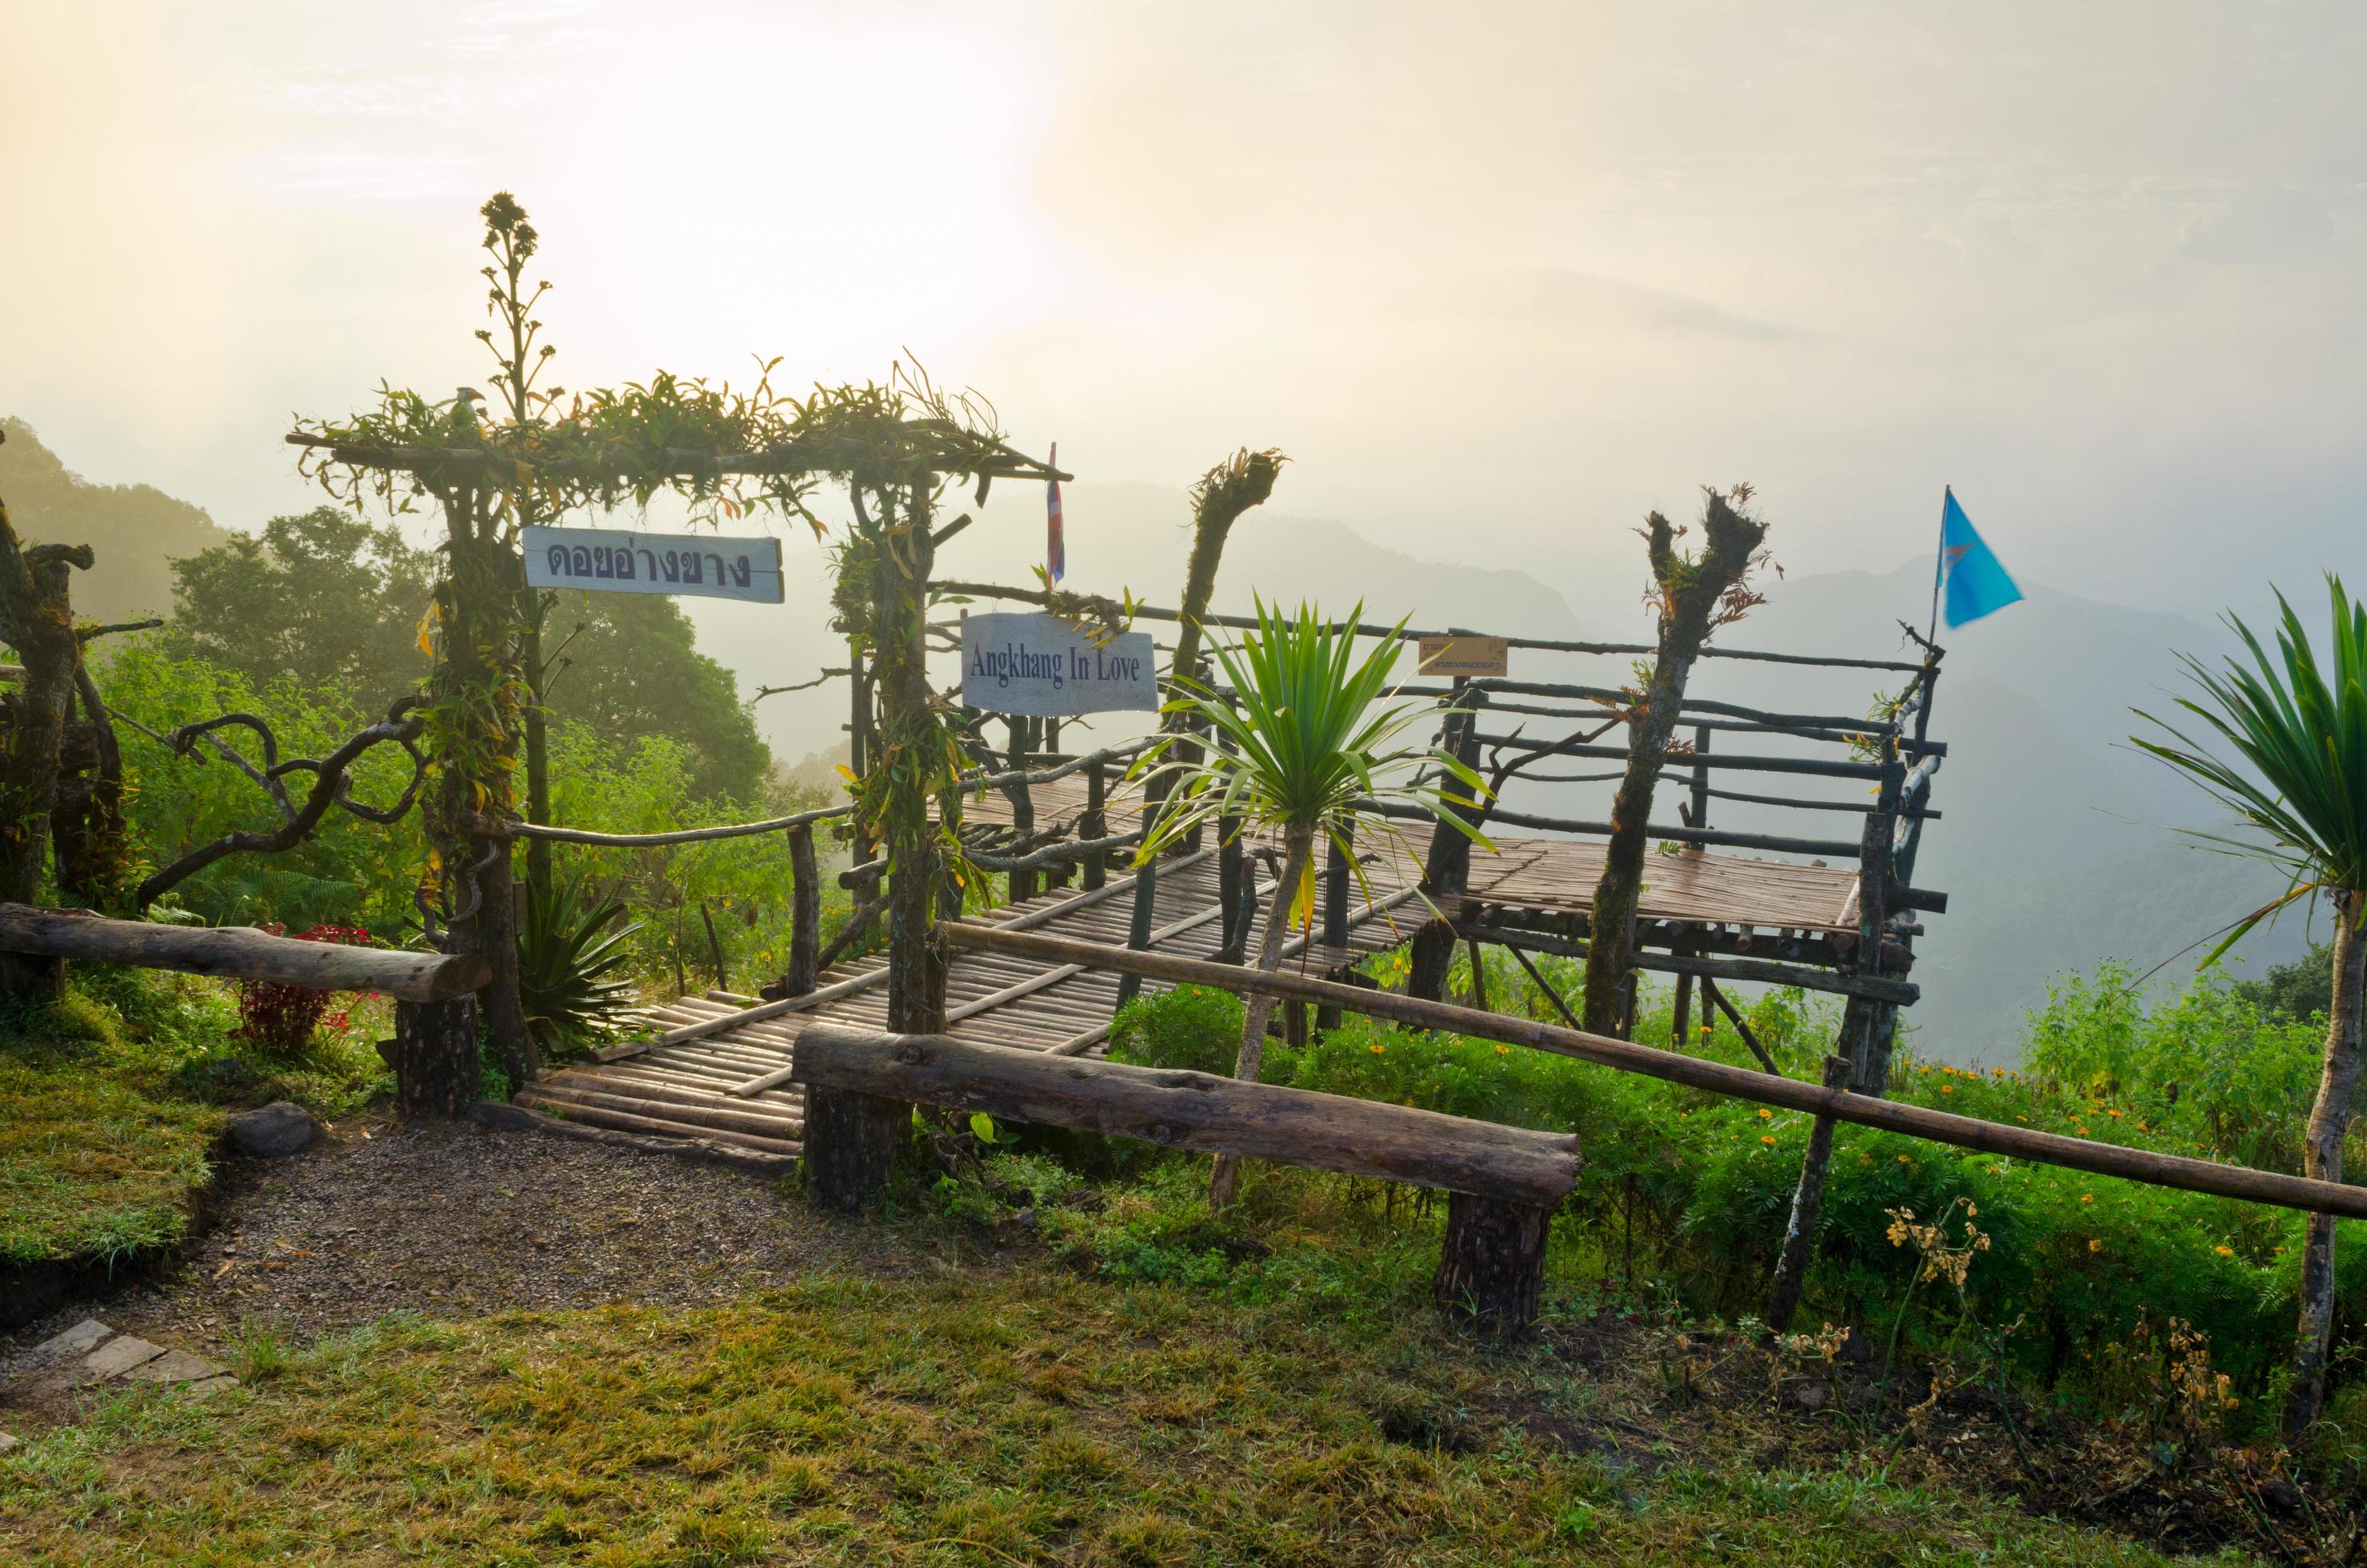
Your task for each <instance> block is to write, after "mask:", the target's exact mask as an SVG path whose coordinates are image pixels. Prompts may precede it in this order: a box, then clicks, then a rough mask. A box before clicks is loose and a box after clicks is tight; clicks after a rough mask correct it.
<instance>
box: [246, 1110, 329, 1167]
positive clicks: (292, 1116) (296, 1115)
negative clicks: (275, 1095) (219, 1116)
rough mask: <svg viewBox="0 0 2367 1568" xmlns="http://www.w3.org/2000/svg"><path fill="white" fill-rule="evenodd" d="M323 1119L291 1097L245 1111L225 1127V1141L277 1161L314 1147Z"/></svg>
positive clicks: (255, 1154) (257, 1156)
mask: <svg viewBox="0 0 2367 1568" xmlns="http://www.w3.org/2000/svg"><path fill="white" fill-rule="evenodd" d="M320 1135H321V1122H320V1119H319V1118H318V1117H315V1116H314V1115H313V1114H312V1113H311V1111H309V1110H306V1109H305V1108H303V1107H302V1106H300V1105H298V1104H296V1103H295V1102H293V1101H291V1100H275V1101H273V1102H272V1103H271V1104H269V1105H267V1106H265V1107H264V1108H262V1109H260V1110H247V1111H241V1112H240V1113H239V1114H238V1115H236V1116H233V1117H232V1118H231V1119H230V1122H229V1125H227V1126H226V1127H224V1128H223V1129H222V1139H223V1141H224V1142H227V1143H229V1145H230V1146H231V1147H232V1149H234V1150H236V1151H237V1152H238V1153H242V1154H252V1155H254V1156H255V1158H257V1159H265V1160H274V1159H278V1158H280V1157H281V1156H283V1155H287V1154H293V1153H297V1152H298V1151H299V1150H300V1149H305V1148H308V1147H310V1146H311V1142H312V1140H313V1139H315V1138H317V1137H319V1136H320Z"/></svg>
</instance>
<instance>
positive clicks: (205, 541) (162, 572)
mask: <svg viewBox="0 0 2367 1568" xmlns="http://www.w3.org/2000/svg"><path fill="white" fill-rule="evenodd" d="M0 435H5V437H6V441H5V442H0V501H6V503H7V505H8V517H9V519H10V521H12V522H13V523H15V524H16V527H17V533H18V534H19V535H20V536H21V537H23V538H24V539H26V540H34V541H40V542H45V543H54V544H86V545H88V546H90V548H91V551H92V553H93V554H94V555H95V556H96V558H97V559H96V563H95V564H94V565H93V566H92V568H91V569H90V570H89V571H88V572H84V573H79V574H76V575H75V578H74V610H75V613H76V614H79V615H83V616H87V617H89V618H91V619H96V620H128V619H132V618H133V617H136V616H143V615H157V614H162V613H164V612H165V611H167V610H169V609H171V608H172V605H173V573H172V568H171V566H170V565H169V564H168V562H171V561H173V560H174V559H176V558H177V557H180V556H185V555H195V554H197V553H198V551H201V550H205V549H208V548H210V547H211V546H213V545H217V544H220V543H221V542H222V541H223V540H226V539H228V538H229V537H230V535H229V533H228V532H227V531H226V530H224V529H223V528H221V527H220V526H219V525H218V524H216V523H215V522H214V520H213V518H211V517H209V516H207V515H206V512H205V509H204V508H203V507H199V506H191V505H189V504H188V503H187V502H186V501H176V500H175V499H174V498H173V497H172V496H170V495H167V494H164V492H163V491H161V490H157V489H154V488H153V487H151V486H149V485H145V484H93V483H90V482H89V481H88V480H85V479H84V478H83V477H82V476H81V475H80V474H77V473H75V472H73V471H72V470H70V469H68V468H67V467H66V466H65V464H64V463H63V462H62V461H61V460H59V459H58V457H57V455H56V454H55V453H53V452H51V450H50V449H48V448H47V447H45V446H43V445H42V444H41V440H40V437H39V436H37V435H36V434H34V432H33V427H32V426H29V425H28V424H26V423H25V422H24V421H23V420H21V419H15V418H6V419H0Z"/></svg>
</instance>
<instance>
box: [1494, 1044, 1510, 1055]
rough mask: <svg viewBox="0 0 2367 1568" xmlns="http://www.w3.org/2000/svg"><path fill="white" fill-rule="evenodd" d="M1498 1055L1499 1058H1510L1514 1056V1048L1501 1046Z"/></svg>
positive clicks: (1497, 1050) (1498, 1048)
mask: <svg viewBox="0 0 2367 1568" xmlns="http://www.w3.org/2000/svg"><path fill="white" fill-rule="evenodd" d="M1496 1054H1497V1055H1499V1056H1510V1055H1512V1047H1511V1046H1509V1045H1500V1046H1498V1047H1497V1048H1496Z"/></svg>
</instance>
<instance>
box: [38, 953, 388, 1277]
mask: <svg viewBox="0 0 2367 1568" xmlns="http://www.w3.org/2000/svg"><path fill="white" fill-rule="evenodd" d="M385 1007H386V1005H385V1004H384V1003H383V1002H378V1001H372V1002H369V1003H367V1004H362V1005H358V1006H344V1007H341V1008H340V1010H339V1012H338V1014H337V1020H338V1023H339V1026H340V1027H338V1028H334V1029H328V1028H324V1029H323V1031H322V1032H321V1033H320V1035H319V1036H318V1037H316V1039H315V1040H313V1042H312V1043H311V1045H310V1046H309V1047H308V1048H307V1049H306V1051H305V1052H304V1053H303V1054H302V1055H301V1056H300V1058H299V1059H297V1060H293V1061H287V1062H262V1061H258V1060H256V1059H255V1058H254V1057H253V1056H252V1055H251V1054H249V1052H248V1050H247V1048H246V1047H245V1046H244V1044H243V1042H242V1041H240V1040H237V1039H236V1038H235V1036H234V1032H233V1031H234V1030H235V1028H236V1027H237V1022H238V1013H237V1006H236V1001H235V995H234V993H233V992H232V989H231V988H230V987H229V986H226V985H224V984H222V983H220V982H218V981H211V980H204V979H200V978H198V977H197V976H193V975H180V974H167V973H163V972H157V971H139V970H132V969H123V968H109V967H107V966H101V965H76V966H74V969H73V970H72V971H71V980H70V982H69V984H68V988H67V991H66V994H65V995H64V996H63V997H62V999H60V1000H58V1001H56V1002H54V1003H51V1004H47V1005H44V1006H38V1007H34V1008H31V1009H29V1010H27V1009H24V1008H21V1007H19V1008H12V1009H8V1010H6V1011H5V1012H0V1265H6V1264H24V1263H38V1262H48V1261H53V1260H73V1261H76V1262H96V1263H100V1264H104V1265H106V1266H107V1267H110V1268H111V1267H115V1266H117V1265H119V1264H120V1263H122V1262H124V1261H126V1260H127V1259H129V1258H130V1257H131V1256H133V1255H135V1254H138V1253H141V1252H143V1251H146V1250H148V1249H152V1248H154V1247H158V1246H163V1245H167V1244H171V1243H173V1242H176V1241H178V1240H179V1239H180V1238H181V1236H182V1235H183V1234H184V1233H186V1231H187V1227H188V1224H189V1221H190V1217H191V1213H192V1209H193V1205H194V1203H195V1200H196V1198H197V1195H198V1192H199V1191H200V1190H202V1189H203V1188H204V1187H206V1185H207V1184H208V1183H209V1182H210V1180H211V1179H212V1175H213V1171H212V1162H211V1158H210V1154H211V1151H212V1147H213V1142H214V1138H215V1135H216V1133H217V1132H218V1131H220V1129H221V1122H222V1119H223V1117H224V1115H225V1110H224V1109H223V1108H225V1107H229V1108H235V1107H238V1106H248V1105H258V1104H261V1103H263V1102H265V1101H266V1100H273V1099H293V1100H297V1101H300V1102H301V1103H303V1104H305V1105H308V1106H310V1107H311V1108H313V1109H314V1110H316V1111H319V1112H321V1113H322V1114H323V1115H326V1116H338V1115H342V1114H344V1113H345V1112H346V1111H348V1110H351V1109H352V1108H355V1107H357V1106H358V1105H361V1104H363V1103H365V1102H366V1101H368V1099H369V1098H370V1097H371V1096H373V1095H375V1094H377V1093H378V1092H379V1091H380V1090H381V1089H382V1088H383V1087H384V1086H385V1085H386V1083H387V1081H388V1074H387V1070H386V1066H385V1063H383V1062H380V1061H379V1059H378V1057H377V1054H376V1052H375V1051H372V1050H371V1049H370V1048H369V1046H368V1038H370V1036H371V1035H372V1033H373V1032H374V1031H376V1030H377V1029H378V1028H379V1025H381V1024H382V1023H383V1016H382V1015H383V1013H384V1011H385Z"/></svg>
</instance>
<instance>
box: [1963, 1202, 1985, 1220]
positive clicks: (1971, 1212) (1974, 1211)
mask: <svg viewBox="0 0 2367 1568" xmlns="http://www.w3.org/2000/svg"><path fill="white" fill-rule="evenodd" d="M1980 1217H1981V1206H1980V1205H1979V1204H1977V1203H1969V1202H1968V1203H1966V1204H1965V1219H1967V1220H1977V1219H1979V1218H1980Z"/></svg>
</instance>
